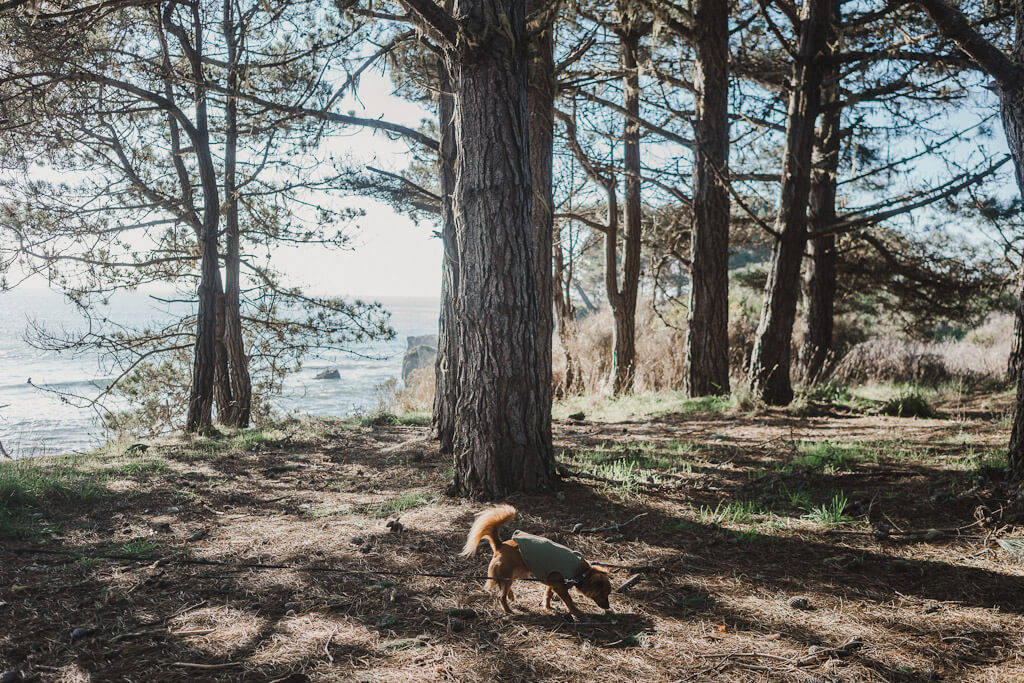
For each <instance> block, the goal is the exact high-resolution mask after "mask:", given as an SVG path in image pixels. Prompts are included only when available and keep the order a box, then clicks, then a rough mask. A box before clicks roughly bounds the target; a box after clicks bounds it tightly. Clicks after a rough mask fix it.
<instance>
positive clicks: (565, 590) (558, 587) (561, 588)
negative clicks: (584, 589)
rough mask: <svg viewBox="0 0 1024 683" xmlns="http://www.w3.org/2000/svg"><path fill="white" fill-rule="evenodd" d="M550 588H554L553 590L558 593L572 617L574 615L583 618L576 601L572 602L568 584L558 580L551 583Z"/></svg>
mask: <svg viewBox="0 0 1024 683" xmlns="http://www.w3.org/2000/svg"><path fill="white" fill-rule="evenodd" d="M551 589H552V590H554V592H555V593H557V594H558V597H559V598H561V600H562V603H564V604H565V608H566V609H567V610H569V612H570V613H571V614H572V615H573V616H574V617H576V618H577V619H582V618H583V612H581V611H580V609H579V607H577V606H576V603H575V602H573V600H572V596H571V595H569V587H568V586H566V585H565V584H564V583H561V582H559V583H556V584H554V585H552V586H551Z"/></svg>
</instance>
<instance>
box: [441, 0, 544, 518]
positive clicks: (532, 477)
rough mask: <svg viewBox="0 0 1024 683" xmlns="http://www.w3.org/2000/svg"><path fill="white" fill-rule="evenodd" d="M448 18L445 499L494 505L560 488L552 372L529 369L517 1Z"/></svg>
mask: <svg viewBox="0 0 1024 683" xmlns="http://www.w3.org/2000/svg"><path fill="white" fill-rule="evenodd" d="M454 14H455V16H458V17H460V18H461V23H462V26H463V27H465V28H466V30H467V31H470V32H471V34H470V35H467V36H465V37H464V38H463V39H460V40H459V41H458V43H457V44H456V45H453V46H452V48H451V52H450V53H449V73H451V75H452V81H453V86H454V89H453V90H454V94H455V132H456V140H457V148H458V150H459V155H460V156H459V163H458V165H457V168H456V174H455V192H454V197H453V199H454V206H455V212H454V213H455V227H456V230H455V234H456V244H457V247H458V249H457V253H458V278H459V285H458V286H459V295H458V297H457V298H456V300H455V315H456V318H457V319H458V321H459V324H458V326H457V327H456V329H455V330H454V333H455V336H456V344H457V346H458V349H459V362H458V364H457V367H456V373H457V378H458V379H457V392H458V397H457V410H456V415H457V417H458V419H457V420H456V421H455V431H454V436H453V450H454V454H455V477H454V481H453V489H454V491H455V492H458V493H461V494H463V495H474V496H480V497H488V498H496V497H501V496H505V495H508V494H509V493H512V492H514V491H543V490H550V489H551V488H552V487H553V485H554V483H555V479H556V474H555V467H554V457H553V453H552V447H551V431H550V430H551V424H550V410H551V405H550V396H551V393H550V374H549V372H545V371H544V370H543V369H541V368H539V367H537V357H538V350H537V345H538V343H540V340H539V336H540V335H539V334H538V327H537V319H538V316H539V308H538V307H539V306H540V305H541V302H539V301H538V297H537V280H536V267H535V259H534V253H533V250H534V245H533V238H534V234H533V219H532V211H531V204H532V201H533V192H532V186H531V183H530V156H529V145H528V137H527V109H526V89H527V86H526V82H527V60H526V45H525V41H526V35H525V34H526V32H525V18H526V13H525V3H524V1H523V0H500V1H499V0H488V1H484V2H481V1H479V0H457V2H456V3H455V12H454ZM543 305H545V306H547V305H550V301H549V300H545V301H544V302H543ZM545 382H547V384H548V386H545Z"/></svg>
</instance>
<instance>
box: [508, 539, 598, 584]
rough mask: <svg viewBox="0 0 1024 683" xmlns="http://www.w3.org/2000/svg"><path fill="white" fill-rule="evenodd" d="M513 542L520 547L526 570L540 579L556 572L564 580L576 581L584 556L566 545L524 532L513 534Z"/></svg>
mask: <svg viewBox="0 0 1024 683" xmlns="http://www.w3.org/2000/svg"><path fill="white" fill-rule="evenodd" d="M512 540H513V541H515V542H516V543H517V544H518V545H519V554H520V555H522V556H523V563H524V564H525V565H526V568H527V569H529V570H530V573H531V574H533V575H534V576H536V577H537V578H538V579H546V578H548V577H549V576H551V574H552V573H554V572H558V573H559V574H561V575H562V578H563V579H574V578H576V575H577V574H578V573H579V571H580V560H582V559H583V556H582V555H581V554H580V553H578V552H576V551H574V550H569V549H568V548H566V547H565V546H564V545H561V544H558V543H555V542H554V541H551V540H548V539H546V538H544V537H543V536H534V535H533V534H527V533H523V532H522V531H517V532H515V533H514V534H512Z"/></svg>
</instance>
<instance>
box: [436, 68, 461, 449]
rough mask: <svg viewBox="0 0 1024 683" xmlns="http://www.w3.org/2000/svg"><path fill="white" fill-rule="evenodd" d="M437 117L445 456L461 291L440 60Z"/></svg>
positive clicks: (447, 93) (439, 428)
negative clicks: (441, 251) (459, 292)
mask: <svg viewBox="0 0 1024 683" xmlns="http://www.w3.org/2000/svg"><path fill="white" fill-rule="evenodd" d="M437 77H438V84H439V89H438V96H437V117H438V130H439V132H440V146H439V149H438V157H437V170H438V185H439V186H440V188H441V244H442V249H443V256H442V261H441V317H440V321H439V324H438V343H437V360H436V361H435V363H434V413H433V420H432V428H433V433H434V434H433V435H434V438H435V439H437V440H438V442H439V448H440V450H441V452H442V453H451V451H452V437H453V435H454V432H455V406H456V399H457V394H456V392H455V387H456V368H457V367H458V362H457V359H458V347H457V346H456V341H457V335H456V334H455V325H456V323H457V322H458V321H457V320H456V318H455V299H456V297H457V295H458V290H459V271H458V254H457V246H456V240H455V217H454V214H453V212H452V192H453V190H454V187H455V160H456V153H457V152H456V147H455V123H454V117H455V102H454V100H453V99H452V82H451V78H450V76H449V74H448V68H447V67H446V66H445V64H444V62H443V61H442V60H438V65H437Z"/></svg>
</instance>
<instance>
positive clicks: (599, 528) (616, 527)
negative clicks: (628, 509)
mask: <svg viewBox="0 0 1024 683" xmlns="http://www.w3.org/2000/svg"><path fill="white" fill-rule="evenodd" d="M646 514H647V513H646V512H641V513H640V514H639V515H634V516H633V517H631V518H630V519H627V520H626V521H625V522H612V523H611V524H609V525H608V526H596V527H593V528H590V529H581V530H580V532H579V533H581V534H597V533H601V532H602V531H619V530H621V529H622V527H624V526H626V525H627V524H632V523H633V522H635V521H636V520H638V519H640V518H641V517H643V516H645V515H646Z"/></svg>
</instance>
